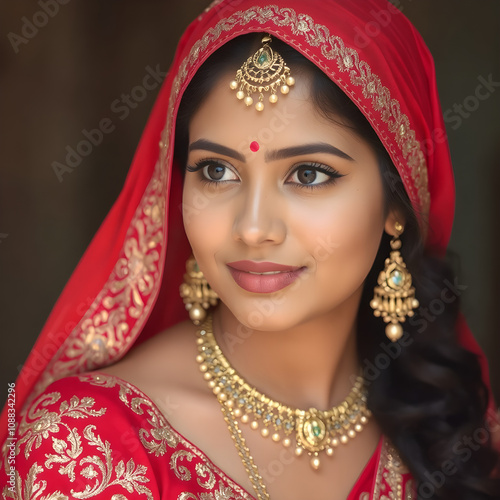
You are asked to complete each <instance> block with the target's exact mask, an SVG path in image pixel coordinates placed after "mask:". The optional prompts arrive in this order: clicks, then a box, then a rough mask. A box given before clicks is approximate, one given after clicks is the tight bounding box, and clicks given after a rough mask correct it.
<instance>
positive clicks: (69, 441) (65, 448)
mask: <svg viewBox="0 0 500 500" xmlns="http://www.w3.org/2000/svg"><path fill="white" fill-rule="evenodd" d="M120 399H121V398H120ZM60 400H61V393H59V392H51V393H49V394H42V395H41V396H40V397H39V398H38V399H37V400H36V401H35V402H34V403H33V405H32V406H31V407H30V408H29V409H28V411H27V412H24V413H23V415H22V417H21V421H20V424H19V439H18V441H17V444H16V455H19V454H20V453H21V452H22V451H23V448H24V456H25V457H26V459H29V458H30V455H31V453H32V452H33V450H34V449H37V448H40V446H41V445H42V442H43V441H44V440H48V441H49V442H50V443H51V445H52V452H51V453H45V461H44V463H43V464H39V463H38V462H34V463H33V464H32V465H31V467H30V470H29V471H28V474H27V476H26V477H25V478H24V479H23V478H22V477H21V476H20V474H19V473H18V472H17V471H16V488H17V491H16V494H15V495H14V494H13V493H12V492H10V491H8V490H7V488H5V489H4V492H3V494H4V495H5V496H6V498H18V499H21V498H23V499H26V500H27V499H33V500H35V499H36V500H49V499H51V500H63V499H67V498H68V497H67V496H66V495H64V494H62V493H61V492H60V491H56V492H54V493H52V494H50V495H48V496H44V497H41V496H40V495H41V494H42V493H44V492H45V491H46V489H47V486H48V484H47V482H46V481H45V480H42V479H37V476H38V475H39V474H40V473H42V472H43V471H44V470H45V469H52V468H54V467H56V468H57V472H58V473H59V474H60V475H61V476H67V477H68V480H69V482H70V483H74V484H75V486H76V485H81V484H85V488H84V489H83V490H81V491H79V490H77V489H76V488H75V489H71V490H70V493H71V498H77V499H87V498H91V497H94V496H96V495H98V494H100V493H102V492H103V491H105V490H106V489H107V488H109V487H110V486H120V487H122V488H123V489H124V490H126V491H128V492H130V493H132V492H136V493H139V494H144V495H145V498H147V499H148V500H153V495H152V493H151V490H150V489H149V488H148V487H147V486H146V483H148V482H149V479H148V478H147V477H146V473H147V467H146V466H144V465H141V464H136V463H135V461H134V460H133V459H132V458H130V459H129V460H128V461H127V462H126V463H125V461H124V460H119V461H118V463H116V464H114V463H113V451H112V448H111V444H110V443H109V442H108V441H104V440H103V439H102V438H101V437H100V436H99V435H98V434H97V433H96V430H97V426H96V425H93V424H89V425H87V426H85V428H84V429H83V432H81V433H80V432H79V431H78V429H77V428H76V427H72V426H71V425H70V422H71V419H84V418H89V417H92V418H99V417H103V416H104V415H105V414H106V409H105V408H100V409H96V408H94V407H95V400H94V398H92V397H82V398H78V397H77V396H72V397H71V398H70V399H69V400H63V401H61V402H60ZM59 402H60V404H59ZM58 404H59V407H58V409H57V411H49V409H48V408H50V409H52V408H55V407H57V405H58ZM87 447H88V448H87ZM80 476H81V478H84V480H82V479H80V480H79V481H77V479H79V478H80ZM9 495H10V496H9ZM16 495H17V496H16ZM119 497H120V495H117V496H115V497H114V498H119ZM122 497H123V496H122ZM123 498H125V497H123Z"/></svg>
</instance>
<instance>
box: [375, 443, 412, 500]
mask: <svg viewBox="0 0 500 500" xmlns="http://www.w3.org/2000/svg"><path fill="white" fill-rule="evenodd" d="M405 474H408V469H407V468H406V466H405V465H404V464H403V462H402V460H401V458H399V455H398V452H397V451H396V449H395V448H394V447H393V446H392V445H391V444H390V443H389V442H388V441H387V440H386V439H385V440H384V442H383V444H382V450H381V451H380V460H379V465H378V469H377V474H376V477H375V482H374V487H373V497H372V498H373V499H374V500H411V498H412V494H411V491H412V487H411V485H412V483H411V482H410V481H408V482H407V484H406V486H405V484H404V478H403V475H405ZM405 489H406V493H405V491H404V490H405ZM408 495H410V496H408Z"/></svg>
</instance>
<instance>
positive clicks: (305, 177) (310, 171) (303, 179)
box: [287, 165, 342, 186]
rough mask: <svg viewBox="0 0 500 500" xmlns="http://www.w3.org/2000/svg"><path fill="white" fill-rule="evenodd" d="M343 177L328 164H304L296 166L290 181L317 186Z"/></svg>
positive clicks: (288, 180) (289, 178)
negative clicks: (327, 165)
mask: <svg viewBox="0 0 500 500" xmlns="http://www.w3.org/2000/svg"><path fill="white" fill-rule="evenodd" d="M339 177H342V176H341V175H340V174H339V173H338V172H337V171H335V170H332V169H330V168H329V167H326V166H322V165H321V166H319V165H318V166H315V165H303V166H300V167H298V168H296V169H295V170H294V171H293V172H292V173H291V174H290V176H289V177H288V179H287V182H288V183H295V184H298V185H301V186H317V185H320V184H327V183H329V182H332V181H334V180H335V179H337V178H339Z"/></svg>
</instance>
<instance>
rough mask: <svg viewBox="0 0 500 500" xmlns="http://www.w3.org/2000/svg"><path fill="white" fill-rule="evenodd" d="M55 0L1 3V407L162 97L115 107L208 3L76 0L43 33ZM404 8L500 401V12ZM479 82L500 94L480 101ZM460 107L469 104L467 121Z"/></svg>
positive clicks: (470, 314)
mask: <svg viewBox="0 0 500 500" xmlns="http://www.w3.org/2000/svg"><path fill="white" fill-rule="evenodd" d="M55 1H56V0H39V1H37V2H33V1H26V0H18V1H16V2H2V5H1V6H0V34H1V38H0V117H1V118H0V119H1V121H0V123H1V128H0V151H1V158H2V166H1V181H0V265H1V268H0V276H1V279H0V293H1V296H0V303H1V304H2V311H3V312H2V315H1V327H0V328H1V330H0V331H1V340H2V343H1V347H0V353H1V354H0V402H3V401H4V398H5V397H6V394H7V392H6V384H7V382H8V381H11V380H13V379H14V378H15V377H16V375H17V373H18V370H19V368H20V366H21V365H22V363H23V362H24V360H25V358H26V356H27V355H28V353H29V350H30V348H31V346H32V345H33V343H34V341H35V338H36V337H37V335H38V333H39V331H40V329H41V328H42V326H43V323H44V321H45V319H46V318H47V316H48V314H49V312H50V310H51V308H52V306H53V304H54V302H55V301H56V299H57V297H58V295H59V293H60V292H61V290H62V288H63V286H64V284H65V283H66V281H67V279H68V277H69V276H70V274H71V272H72V270H73V268H74V267H75V265H76V264H77V262H78V260H79V258H80V257H81V255H82V253H83V252H84V250H85V248H86V246H87V245H88V243H89V241H90V239H91V238H92V235H93V234H94V233H95V231H96V230H97V228H98V227H99V224H100V222H101V221H102V219H103V218H104V216H105V215H106V213H107V211H108V210H109V208H110V207H111V205H112V203H113V201H114V199H115V198H116V196H117V195H118V193H119V191H120V189H121V186H122V183H123V180H124V178H125V175H126V172H127V169H128V166H129V164H130V161H131V159H132V155H133V153H134V150H135V147H136V145H137V142H138V140H139V137H140V134H141V131H142V129H143V127H144V125H145V123H146V120H147V117H148V114H149V111H150V109H151V107H152V105H153V102H154V100H155V97H156V94H157V92H158V88H156V89H153V90H149V91H147V92H145V93H139V94H137V93H136V97H138V98H139V97H140V99H141V101H140V102H138V103H135V104H136V107H135V108H132V107H129V106H127V107H126V109H128V112H127V111H126V109H123V107H122V108H121V111H118V110H117V108H116V105H117V104H116V102H115V101H116V100H117V99H119V100H121V96H122V94H129V93H130V92H131V90H132V89H133V88H134V87H136V86H137V85H140V84H141V82H142V80H143V78H144V76H145V75H146V72H147V71H148V69H147V68H148V67H149V68H150V69H159V70H160V71H161V72H166V71H167V69H168V67H169V65H170V62H171V60H172V57H173V53H174V49H175V46H176V44H177V41H178V39H179V37H180V35H181V33H182V31H183V30H184V28H185V27H186V26H187V24H188V23H189V21H190V20H191V19H193V18H194V17H195V16H196V15H197V14H198V13H199V12H201V11H202V10H203V9H204V8H205V7H206V6H207V5H208V3H209V2H208V0H187V1H183V2H179V1H172V0H163V1H159V0H158V1H155V0H142V1H141V2H139V1H138V0H136V1H132V0H120V1H119V0H106V1H103V0H100V1H99V0H85V1H83V0H80V1H78V0H73V1H70V0H64V1H65V2H66V4H65V5H60V4H57V5H58V6H59V8H58V12H57V13H55V14H54V15H51V16H48V21H47V22H46V23H44V16H43V15H40V12H43V10H42V7H41V5H42V4H51V5H53V4H54V2H55ZM61 1H62V0H61ZM276 3H278V2H276ZM395 3H397V4H398V5H399V6H400V7H402V10H403V12H404V13H405V14H406V15H407V16H408V17H409V18H410V19H411V20H412V21H413V23H414V24H415V25H416V26H417V28H418V29H419V30H420V32H421V33H422V35H423V37H424V39H425V40H426V42H427V44H428V45H429V47H430V49H431V52H432V53H433V54H434V57H435V60H436V65H437V77H438V83H439V88H440V93H441V100H442V106H443V110H444V111H445V112H446V111H447V112H448V115H447V116H448V118H449V123H448V124H447V127H448V134H449V139H450V143H451V151H452V156H453V160H454V167H455V172H456V182H457V195H458V204H457V212H456V222H455V227H454V232H453V238H452V245H451V246H452V249H454V250H455V251H456V252H457V253H458V254H459V255H460V256H461V264H460V278H459V283H461V284H465V285H467V286H468V288H467V290H466V291H465V292H464V293H463V301H464V311H465V314H466V316H467V318H468V320H469V323H470V324H471V326H472V328H473V331H474V332H475V334H476V337H477V338H478V340H479V342H480V344H481V345H482V347H483V348H484V349H485V351H486V353H487V355H488V357H489V359H490V364H491V370H492V379H493V382H494V386H495V390H496V395H497V401H499V400H500V367H499V365H498V358H499V354H500V335H499V333H498V332H499V327H498V324H499V320H498V318H497V316H496V312H497V311H496V308H497V307H498V304H499V298H500V294H499V289H500V286H499V283H500V264H499V260H498V257H497V251H496V249H497V248H499V243H500V241H499V233H500V227H499V224H498V216H499V215H500V194H499V192H498V190H499V188H500V182H499V181H500V169H499V161H498V158H499V157H500V140H499V139H500V137H499V136H500V134H499V129H500V127H499V125H500V41H499V39H500V37H499V33H500V2H498V0H480V1H478V2H474V3H472V2H470V1H466V0H440V1H439V2H437V1H435V0H418V1H417V0H399V1H398V2H395ZM54 10H55V8H54V7H53V11H54ZM34 21H35V22H36V23H38V24H39V25H41V27H39V28H36V26H35V28H34V29H31V31H30V29H29V28H26V27H24V30H25V31H24V35H23V31H22V30H23V26H26V25H27V23H28V24H29V23H30V22H34ZM26 30H28V31H26ZM19 37H23V39H24V41H23V40H22V39H21V38H19ZM481 78H484V79H485V80H486V81H488V80H490V82H495V83H496V85H495V84H493V83H490V84H489V86H490V91H489V95H488V97H487V98H485V99H484V100H482V101H479V100H477V99H474V93H475V89H476V87H477V86H478V85H479V84H480V82H481ZM483 94H484V92H483ZM455 105H465V106H466V108H463V111H462V112H461V113H462V116H460V114H459V113H460V112H458V111H457V108H454V106H455ZM113 106H115V108H114V109H113ZM467 109H469V110H471V111H467ZM106 117H107V118H110V119H112V122H113V124H114V126H115V128H114V130H113V131H112V132H110V133H109V134H106V135H105V136H104V138H103V140H102V142H101V143H100V144H99V145H98V146H95V147H94V148H93V150H92V152H91V154H89V155H88V156H87V157H85V158H83V160H82V161H81V163H80V164H79V165H78V167H77V168H75V169H74V171H73V172H72V173H69V174H64V175H63V182H59V181H58V179H57V177H56V175H55V173H54V171H53V168H52V166H51V165H52V163H53V162H54V161H59V162H62V163H64V158H65V156H66V146H68V145H69V146H72V147H76V145H77V144H78V142H79V141H80V140H82V139H83V135H82V130H83V129H86V130H90V129H93V128H95V127H97V126H98V124H99V122H100V120H102V119H103V118H106Z"/></svg>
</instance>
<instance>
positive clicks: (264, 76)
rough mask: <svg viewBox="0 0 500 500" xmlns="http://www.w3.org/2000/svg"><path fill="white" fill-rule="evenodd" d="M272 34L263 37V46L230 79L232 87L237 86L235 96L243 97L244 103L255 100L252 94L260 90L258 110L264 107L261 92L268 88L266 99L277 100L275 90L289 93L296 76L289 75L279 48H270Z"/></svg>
mask: <svg viewBox="0 0 500 500" xmlns="http://www.w3.org/2000/svg"><path fill="white" fill-rule="evenodd" d="M271 42H272V40H271V37H270V36H269V35H266V36H264V37H263V38H262V47H261V48H260V49H259V50H258V51H257V52H256V53H255V54H254V55H253V56H251V57H249V58H248V59H247V60H246V61H245V62H244V63H243V66H242V67H241V68H240V69H239V70H238V71H237V73H236V78H235V79H234V80H233V81H232V82H231V83H230V87H231V89H233V90H237V93H236V97H237V98H238V99H240V100H241V99H243V102H244V103H245V104H246V105H247V106H251V105H252V104H253V102H254V100H253V97H252V94H256V93H257V92H258V93H259V100H258V101H257V104H255V108H256V109H257V111H262V110H263V109H264V92H271V95H270V96H269V102H271V103H273V104H274V103H276V102H277V101H278V95H277V91H278V89H280V90H281V93H282V94H288V92H290V87H291V86H292V85H294V84H295V79H294V78H293V76H290V68H289V67H288V66H287V65H286V64H285V61H284V60H283V58H282V57H281V55H280V54H278V52H276V51H275V50H272V49H271V47H270V45H269V44H270V43H271Z"/></svg>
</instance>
